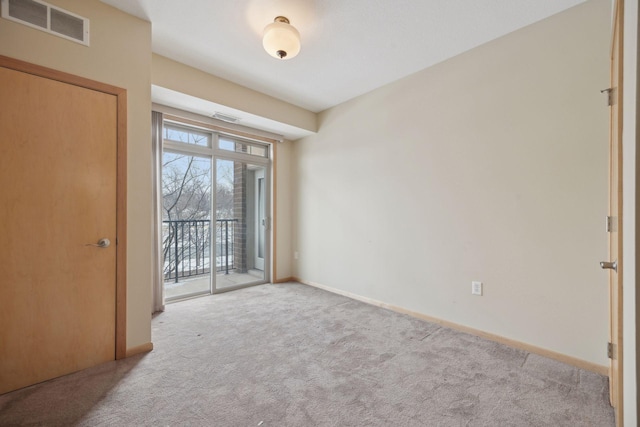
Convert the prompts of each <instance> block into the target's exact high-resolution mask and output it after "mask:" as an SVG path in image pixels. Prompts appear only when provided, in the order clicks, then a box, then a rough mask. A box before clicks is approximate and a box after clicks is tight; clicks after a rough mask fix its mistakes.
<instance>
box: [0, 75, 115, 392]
mask: <svg viewBox="0 0 640 427" xmlns="http://www.w3.org/2000/svg"><path fill="white" fill-rule="evenodd" d="M0 65H2V64H0ZM117 102H118V99H117V97H116V96H114V95H112V94H107V93H104V92H100V91H96V90H91V89H88V88H85V87H80V86H77V85H73V84H68V83H63V82H61V81H56V80H52V79H49V78H44V77H40V76H36V75H33V74H29V73H26V72H22V71H17V70H15V69H10V68H5V67H0V135H1V137H0V185H1V187H0V188H2V190H0V242H1V243H0V260H1V261H0V305H1V309H0V393H5V392H8V391H11V390H15V389H18V388H21V387H25V386H28V385H31V384H34V383H38V382H41V381H44V380H47V379H51V378H54V377H58V376H61V375H64V374H67V373H70V372H74V371H78V370H81V369H84V368H87V367H90V366H93V365H96V364H99V363H102V362H106V361H110V360H114V359H115V357H116V347H115V346H116V244H115V243H116V197H117V191H116V189H117V185H116V184H117V142H118V139H117V133H118V130H117V125H118V117H117V112H118V108H117ZM102 238H106V239H109V240H110V242H111V244H110V245H109V246H108V247H97V246H91V245H92V244H96V243H97V242H98V241H99V240H100V239H102Z"/></svg>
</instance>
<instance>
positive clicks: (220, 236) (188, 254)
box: [162, 219, 237, 283]
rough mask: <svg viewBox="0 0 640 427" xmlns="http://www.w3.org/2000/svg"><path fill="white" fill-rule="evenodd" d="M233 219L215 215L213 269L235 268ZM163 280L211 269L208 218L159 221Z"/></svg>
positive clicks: (220, 270)
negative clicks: (160, 223)
mask: <svg viewBox="0 0 640 427" xmlns="http://www.w3.org/2000/svg"><path fill="white" fill-rule="evenodd" d="M236 222H237V220H236V219H217V220H216V229H215V236H213V237H215V242H216V251H215V261H214V262H215V265H216V268H215V270H216V272H223V271H224V272H225V274H229V271H231V270H233V269H234V266H233V249H234V246H233V241H234V233H235V223H236ZM162 237H163V239H162V240H163V242H162V253H163V256H164V280H165V281H169V280H173V281H175V282H176V283H177V282H179V281H180V279H181V278H186V277H193V276H202V275H204V274H209V272H210V271H211V262H212V261H211V249H210V248H211V238H212V236H211V222H210V221H209V220H208V219H192V220H171V221H162Z"/></svg>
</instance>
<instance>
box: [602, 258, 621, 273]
mask: <svg viewBox="0 0 640 427" xmlns="http://www.w3.org/2000/svg"><path fill="white" fill-rule="evenodd" d="M600 268H602V269H603V270H606V269H610V270H614V271H615V272H617V271H618V260H615V261H613V262H608V261H601V262H600Z"/></svg>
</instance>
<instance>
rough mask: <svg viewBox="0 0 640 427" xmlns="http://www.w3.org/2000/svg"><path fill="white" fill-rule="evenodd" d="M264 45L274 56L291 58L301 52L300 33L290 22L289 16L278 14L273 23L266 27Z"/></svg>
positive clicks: (263, 38)
mask: <svg viewBox="0 0 640 427" xmlns="http://www.w3.org/2000/svg"><path fill="white" fill-rule="evenodd" d="M262 45H263V46H264V50H266V51H267V53H268V54H269V55H271V56H273V57H274V58H278V59H291V58H293V57H294V56H296V55H297V54H298V53H299V52H300V33H298V30H296V29H295V28H294V27H293V26H291V25H290V24H289V20H288V19H287V18H285V17H284V16H278V17H276V19H274V21H273V23H271V24H269V25H267V26H266V27H264V34H263V36H262Z"/></svg>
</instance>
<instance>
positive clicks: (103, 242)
mask: <svg viewBox="0 0 640 427" xmlns="http://www.w3.org/2000/svg"><path fill="white" fill-rule="evenodd" d="M110 244H111V241H110V240H109V239H107V238H106V237H105V238H104V239H100V240H98V243H87V244H86V246H96V247H98V248H108V247H109V245H110Z"/></svg>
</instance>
